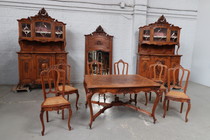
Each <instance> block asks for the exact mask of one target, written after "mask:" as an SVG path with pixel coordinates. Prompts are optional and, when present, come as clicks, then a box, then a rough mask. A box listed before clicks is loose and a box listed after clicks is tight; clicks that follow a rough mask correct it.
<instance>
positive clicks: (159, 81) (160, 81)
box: [152, 79, 163, 84]
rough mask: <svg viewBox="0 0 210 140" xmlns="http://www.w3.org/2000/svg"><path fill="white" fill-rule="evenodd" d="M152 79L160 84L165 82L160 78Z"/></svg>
mask: <svg viewBox="0 0 210 140" xmlns="http://www.w3.org/2000/svg"><path fill="white" fill-rule="evenodd" d="M152 81H154V82H156V83H159V84H162V83H163V80H158V79H152Z"/></svg>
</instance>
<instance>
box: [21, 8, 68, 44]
mask: <svg viewBox="0 0 210 140" xmlns="http://www.w3.org/2000/svg"><path fill="white" fill-rule="evenodd" d="M18 22H19V39H26V40H31V41H33V40H34V41H43V42H46V41H47V42H49V41H64V39H65V23H63V22H59V21H57V20H55V19H53V18H51V17H50V16H49V15H48V14H47V13H46V10H45V9H41V10H40V11H39V13H38V14H37V15H35V16H31V17H29V18H22V19H20V20H18Z"/></svg>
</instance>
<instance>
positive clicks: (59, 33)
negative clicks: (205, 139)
mask: <svg viewBox="0 0 210 140" xmlns="http://www.w3.org/2000/svg"><path fill="white" fill-rule="evenodd" d="M55 38H58V39H62V38H63V26H55Z"/></svg>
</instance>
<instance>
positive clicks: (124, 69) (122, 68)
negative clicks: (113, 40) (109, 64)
mask: <svg viewBox="0 0 210 140" xmlns="http://www.w3.org/2000/svg"><path fill="white" fill-rule="evenodd" d="M128 67H129V64H128V63H127V62H125V61H123V60H122V59H120V60H119V61H117V62H115V63H114V75H128ZM124 96H125V94H124ZM136 97H137V94H135V96H134V99H132V96H131V94H130V101H134V102H135V105H136V103H137V99H136ZM116 98H118V97H117V95H115V99H116ZM117 100H118V99H117Z"/></svg>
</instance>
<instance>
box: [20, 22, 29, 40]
mask: <svg viewBox="0 0 210 140" xmlns="http://www.w3.org/2000/svg"><path fill="white" fill-rule="evenodd" d="M21 32H22V33H21V36H22V37H31V25H30V24H28V23H21Z"/></svg>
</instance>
